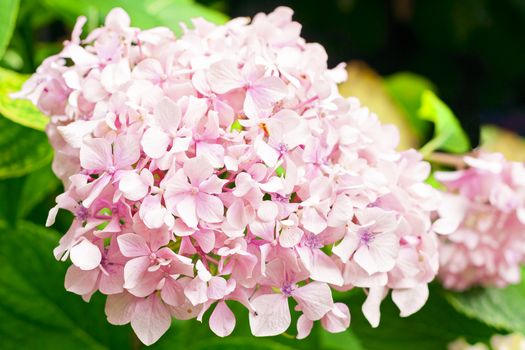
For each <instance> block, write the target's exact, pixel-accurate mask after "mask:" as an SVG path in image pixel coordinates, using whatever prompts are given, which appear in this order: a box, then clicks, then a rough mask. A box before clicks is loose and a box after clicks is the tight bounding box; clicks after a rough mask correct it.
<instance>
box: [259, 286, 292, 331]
mask: <svg viewBox="0 0 525 350" xmlns="http://www.w3.org/2000/svg"><path fill="white" fill-rule="evenodd" d="M252 307H253V309H254V310H255V312H250V328H251V330H252V334H253V335H255V336H256V337H267V336H273V335H279V334H281V333H283V332H285V331H286V330H287V329H288V327H289V326H290V322H291V316H290V308H289V306H288V298H287V297H285V296H284V295H282V294H263V295H260V296H258V297H256V298H255V299H254V300H252Z"/></svg>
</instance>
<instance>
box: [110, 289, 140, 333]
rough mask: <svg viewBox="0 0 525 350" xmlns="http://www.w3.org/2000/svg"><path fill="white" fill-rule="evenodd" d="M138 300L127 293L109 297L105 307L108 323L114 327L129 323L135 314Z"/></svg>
mask: <svg viewBox="0 0 525 350" xmlns="http://www.w3.org/2000/svg"><path fill="white" fill-rule="evenodd" d="M137 300H138V298H136V297H134V296H133V295H131V294H129V293H127V292H124V293H120V294H113V295H108V297H107V299H106V307H105V313H106V316H107V318H108V322H109V323H111V324H114V325H124V324H127V323H129V322H130V321H131V316H132V315H133V313H134V312H135V306H136V301H137Z"/></svg>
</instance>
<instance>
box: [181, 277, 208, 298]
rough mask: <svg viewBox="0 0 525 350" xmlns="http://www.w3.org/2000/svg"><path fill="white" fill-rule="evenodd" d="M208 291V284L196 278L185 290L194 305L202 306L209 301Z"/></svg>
mask: <svg viewBox="0 0 525 350" xmlns="http://www.w3.org/2000/svg"><path fill="white" fill-rule="evenodd" d="M206 289H207V286H206V282H204V281H203V280H201V279H200V278H198V277H196V278H194V279H193V280H192V281H191V282H190V283H188V285H187V286H186V287H185V288H184V295H186V298H188V300H189V301H190V302H191V303H192V304H193V305H198V304H202V303H204V302H206V301H207V300H208V295H207V293H206V292H207V290H206Z"/></svg>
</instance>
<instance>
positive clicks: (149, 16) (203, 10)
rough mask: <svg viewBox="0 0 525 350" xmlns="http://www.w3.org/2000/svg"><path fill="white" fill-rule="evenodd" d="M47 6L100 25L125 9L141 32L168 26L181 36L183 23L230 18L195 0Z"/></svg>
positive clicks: (66, 1) (94, 0) (82, 0)
mask: <svg viewBox="0 0 525 350" xmlns="http://www.w3.org/2000/svg"><path fill="white" fill-rule="evenodd" d="M44 4H45V5H47V6H48V7H49V8H50V9H51V10H53V11H57V12H58V13H59V14H61V15H62V16H64V18H65V19H66V20H71V19H72V18H75V17H78V16H80V15H87V16H88V17H90V18H89V19H90V21H88V22H92V21H95V20H96V21H97V22H98V21H99V20H100V19H102V18H103V17H104V16H105V15H106V14H107V13H108V12H109V11H110V10H111V9H113V8H115V7H122V8H123V9H124V10H126V11H127V12H128V14H129V16H130V17H131V24H132V25H133V26H135V27H139V28H141V29H148V28H151V27H155V26H165V27H168V28H171V29H172V30H174V31H175V33H176V34H179V33H181V29H180V26H179V23H180V22H185V23H187V24H190V21H189V20H190V19H191V18H195V17H203V18H205V19H207V20H209V21H210V22H214V23H218V24H220V23H224V22H226V21H227V19H228V17H227V16H226V15H224V14H222V13H220V12H218V11H215V10H212V9H209V8H207V7H205V6H202V5H199V4H197V3H195V2H194V1H191V0H151V1H136V0H76V1H71V0H44ZM95 17H96V18H95Z"/></svg>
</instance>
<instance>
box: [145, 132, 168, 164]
mask: <svg viewBox="0 0 525 350" xmlns="http://www.w3.org/2000/svg"><path fill="white" fill-rule="evenodd" d="M170 143H171V138H170V137H169V135H168V134H166V133H165V132H164V131H162V130H161V129H159V128H157V127H152V128H149V129H148V130H146V132H144V134H143V135H142V140H141V141H140V144H141V145H142V149H143V150H144V153H146V155H147V156H149V157H151V158H153V159H158V158H160V157H162V156H163V155H165V154H166V150H167V149H168V146H169V144H170Z"/></svg>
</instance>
